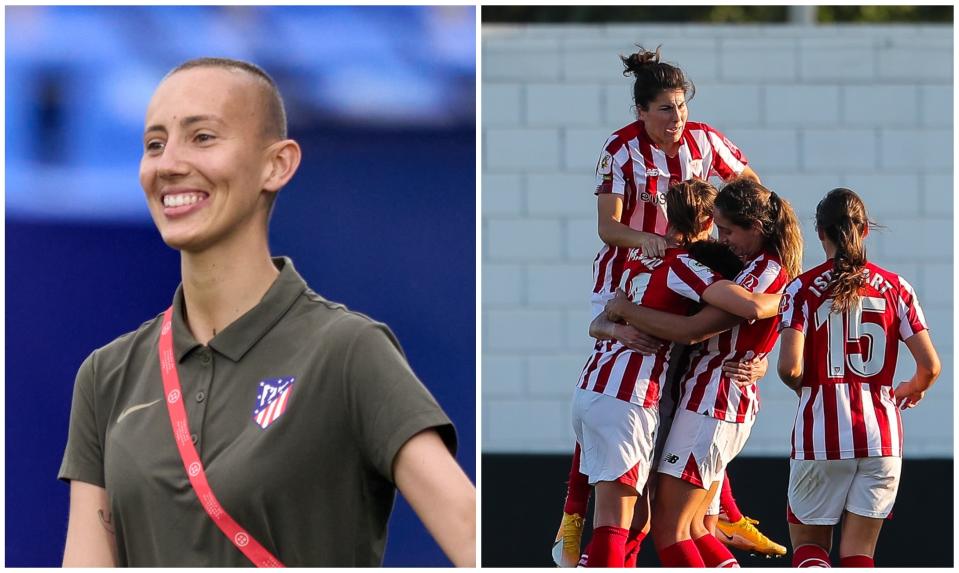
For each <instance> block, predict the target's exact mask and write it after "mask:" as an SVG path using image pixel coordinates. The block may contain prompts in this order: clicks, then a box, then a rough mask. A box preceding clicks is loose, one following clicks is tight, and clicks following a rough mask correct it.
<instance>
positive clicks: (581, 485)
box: [563, 443, 589, 517]
mask: <svg viewBox="0 0 959 573" xmlns="http://www.w3.org/2000/svg"><path fill="white" fill-rule="evenodd" d="M588 503H589V478H588V477H586V476H585V475H584V474H581V473H579V444H578V443H577V444H576V449H575V450H573V466H572V467H571V468H569V485H568V486H567V487H566V503H565V504H564V505H563V511H564V512H566V513H575V514H577V515H581V516H584V517H585V516H586V505H587V504H588Z"/></svg>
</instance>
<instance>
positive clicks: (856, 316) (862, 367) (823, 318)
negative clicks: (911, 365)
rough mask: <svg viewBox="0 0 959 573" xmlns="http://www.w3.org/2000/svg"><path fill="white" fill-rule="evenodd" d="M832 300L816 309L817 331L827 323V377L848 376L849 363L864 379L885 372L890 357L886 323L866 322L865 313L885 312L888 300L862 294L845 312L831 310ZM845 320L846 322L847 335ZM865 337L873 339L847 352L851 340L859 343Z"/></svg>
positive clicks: (826, 301) (827, 300)
mask: <svg viewBox="0 0 959 573" xmlns="http://www.w3.org/2000/svg"><path fill="white" fill-rule="evenodd" d="M832 300H833V299H831V298H829V299H826V300H825V301H823V303H822V304H821V305H819V308H818V309H816V330H819V329H820V327H822V326H823V324H825V325H826V338H827V340H828V342H829V351H828V358H827V361H826V376H828V377H829V378H843V377H844V376H845V375H846V364H848V365H849V368H850V369H851V370H852V371H853V372H855V373H856V374H858V375H859V376H862V377H864V378H867V377H869V376H875V375H876V374H878V373H879V372H880V371H882V366H883V362H884V361H885V360H886V353H885V348H886V332H885V331H884V330H883V328H882V325H879V324H876V323H875V322H862V314H863V313H864V312H877V313H879V314H883V313H885V312H886V299H884V298H878V297H872V296H863V297H859V299H858V300H857V301H856V302H855V304H853V305H852V306H850V308H849V310H847V311H846V312H843V313H842V314H836V313H833V312H831V310H832ZM843 322H846V333H845V334H844V333H843ZM863 338H868V339H869V341H868V343H867V344H866V345H865V346H864V345H862V344H860V345H859V348H860V350H859V351H856V352H854V353H849V354H847V353H846V343H847V342H848V343H852V344H855V343H858V342H860V341H861V340H862V339H863ZM863 348H867V349H868V350H863ZM865 354H868V356H866V355H865Z"/></svg>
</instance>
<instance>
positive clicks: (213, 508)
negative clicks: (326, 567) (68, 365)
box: [159, 306, 284, 567]
mask: <svg viewBox="0 0 959 573" xmlns="http://www.w3.org/2000/svg"><path fill="white" fill-rule="evenodd" d="M159 352H160V374H161V375H162V376H163V393H164V395H165V396H166V405H167V411H168V412H169V413H170V425H171V427H172V428H173V439H174V440H176V447H177V449H178V450H180V459H181V460H182V461H183V469H184V470H186V475H187V476H188V477H189V478H190V485H192V486H193V491H194V492H196V496H197V498H199V500H200V505H202V506H203V509H204V510H206V513H207V515H209V516H210V519H212V520H213V523H215V524H216V526H217V527H219V528H220V531H222V532H223V535H226V537H227V539H229V540H230V541H231V542H232V543H233V545H235V546H236V548H237V549H239V550H240V551H242V552H243V555H246V558H247V559H249V560H250V561H251V562H253V564H254V565H256V566H257V567H283V566H284V565H283V564H282V563H280V560H279V559H277V558H276V557H274V556H273V555H272V554H271V553H270V552H269V551H267V550H266V549H265V548H264V547H263V546H262V545H260V544H259V542H257V540H256V539H253V537H251V536H250V534H249V533H247V532H246V531H245V530H244V529H243V528H242V527H240V524H239V523H237V522H236V521H234V519H233V518H232V517H230V515H229V514H228V513H227V512H226V510H225V509H223V506H221V505H220V502H219V501H217V499H216V496H215V495H213V490H212V489H210V484H209V482H207V480H206V472H205V471H204V470H203V463H202V462H201V461H200V456H199V454H197V452H196V448H195V447H194V446H193V440H192V439H191V438H190V426H189V424H188V423H187V417H186V408H184V407H183V399H182V398H183V392H182V390H181V389H180V377H179V376H178V375H177V372H176V358H175V357H174V354H173V307H172V306H171V307H170V308H168V309H167V310H166V312H164V313H163V326H162V328H161V329H160V344H159Z"/></svg>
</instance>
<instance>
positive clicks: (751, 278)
mask: <svg viewBox="0 0 959 573" xmlns="http://www.w3.org/2000/svg"><path fill="white" fill-rule="evenodd" d="M739 284H740V286H742V287H743V288H744V289H746V290H748V291H751V290H753V289H754V288H756V287H758V286H759V277H757V276H756V275H754V274H752V273H750V274H748V275H746V276H745V277H743V280H742V281H741V282H740V283H739Z"/></svg>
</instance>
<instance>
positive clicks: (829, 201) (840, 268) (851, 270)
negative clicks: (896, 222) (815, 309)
mask: <svg viewBox="0 0 959 573" xmlns="http://www.w3.org/2000/svg"><path fill="white" fill-rule="evenodd" d="M871 225H872V222H871V221H869V217H868V216H867V215H866V205H865V204H864V203H863V202H862V199H860V198H859V195H856V194H855V193H854V192H853V191H852V190H850V189H846V188H844V187H839V188H836V189H833V190H832V191H830V192H829V193H827V194H826V196H825V197H824V198H823V200H822V201H820V202H819V205H817V206H816V229H817V230H819V231H821V232H822V233H823V234H824V235H825V236H826V238H828V239H829V240H830V241H831V242H832V243H833V244H834V245H836V256H835V258H833V273H832V282H831V283H830V285H831V286H832V297H833V302H832V310H833V311H834V312H843V311H845V310H848V309H849V308H850V307H851V306H853V305H854V304H855V303H856V301H857V300H858V299H859V289H860V287H862V285H863V284H864V282H865V277H864V276H863V273H862V271H863V268H864V267H865V266H866V246H865V244H864V243H863V239H864V238H865V236H866V232H867V230H868V229H869V227H870V226H871Z"/></svg>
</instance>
